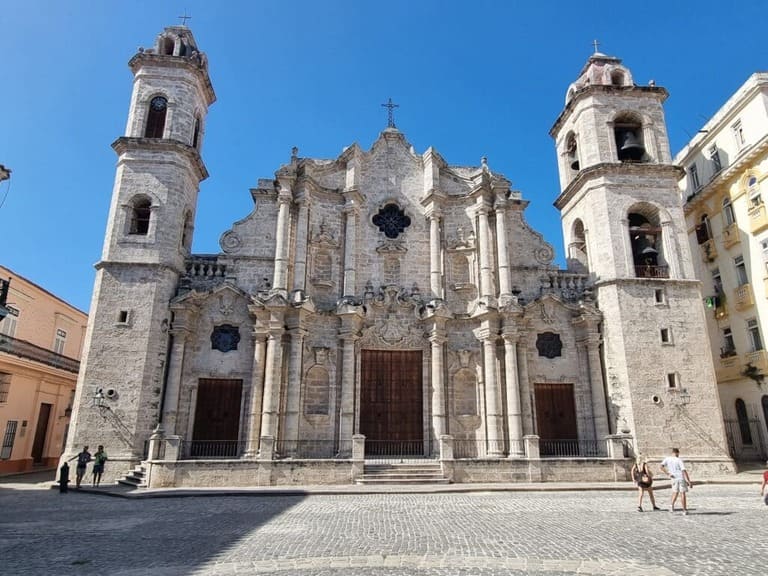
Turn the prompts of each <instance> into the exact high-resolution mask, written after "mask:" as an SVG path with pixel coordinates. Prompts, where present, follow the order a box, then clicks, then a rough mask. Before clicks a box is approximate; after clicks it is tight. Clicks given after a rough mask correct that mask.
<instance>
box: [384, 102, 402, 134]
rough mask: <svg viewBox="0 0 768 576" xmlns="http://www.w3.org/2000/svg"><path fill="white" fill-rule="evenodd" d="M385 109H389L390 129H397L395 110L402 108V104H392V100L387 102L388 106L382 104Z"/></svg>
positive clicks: (388, 121)
mask: <svg viewBox="0 0 768 576" xmlns="http://www.w3.org/2000/svg"><path fill="white" fill-rule="evenodd" d="M382 106H383V107H384V108H387V109H388V112H389V114H388V117H387V127H388V128H397V126H395V108H400V104H395V103H393V102H392V98H390V99H389V100H387V103H386V104H382Z"/></svg>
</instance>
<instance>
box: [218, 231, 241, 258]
mask: <svg viewBox="0 0 768 576" xmlns="http://www.w3.org/2000/svg"><path fill="white" fill-rule="evenodd" d="M219 245H220V246H221V249H222V250H223V251H224V252H225V253H226V254H234V253H236V252H238V251H239V250H240V248H241V247H242V246H243V241H242V240H241V239H240V236H238V235H237V234H236V233H234V232H233V231H232V230H229V231H228V232H224V234H223V235H222V236H221V240H220V241H219Z"/></svg>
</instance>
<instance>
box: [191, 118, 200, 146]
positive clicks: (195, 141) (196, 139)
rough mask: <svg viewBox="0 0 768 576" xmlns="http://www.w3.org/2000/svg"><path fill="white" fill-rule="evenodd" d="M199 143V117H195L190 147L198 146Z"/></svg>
mask: <svg viewBox="0 0 768 576" xmlns="http://www.w3.org/2000/svg"><path fill="white" fill-rule="evenodd" d="M199 143H200V118H195V129H194V131H193V132H192V147H193V148H198V144H199Z"/></svg>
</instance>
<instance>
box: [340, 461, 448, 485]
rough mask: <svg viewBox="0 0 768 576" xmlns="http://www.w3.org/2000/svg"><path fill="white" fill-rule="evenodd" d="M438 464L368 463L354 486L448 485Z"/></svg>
mask: <svg viewBox="0 0 768 576" xmlns="http://www.w3.org/2000/svg"><path fill="white" fill-rule="evenodd" d="M448 483H449V480H448V479H447V478H446V477H445V476H443V470H442V468H441V467H440V463H439V462H429V461H427V462H424V463H403V464H389V463H368V462H366V464H365V468H364V469H363V474H362V476H360V477H358V478H356V479H355V484H384V485H391V484H448Z"/></svg>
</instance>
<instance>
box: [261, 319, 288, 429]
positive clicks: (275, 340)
mask: <svg viewBox="0 0 768 576" xmlns="http://www.w3.org/2000/svg"><path fill="white" fill-rule="evenodd" d="M264 365H265V369H266V372H265V374H264V401H263V403H262V410H261V436H262V437H264V436H271V437H273V438H277V428H278V422H279V420H280V387H281V380H282V378H281V376H282V366H283V329H282V328H277V329H276V328H270V330H269V336H268V339H267V354H266V361H265V362H264Z"/></svg>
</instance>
